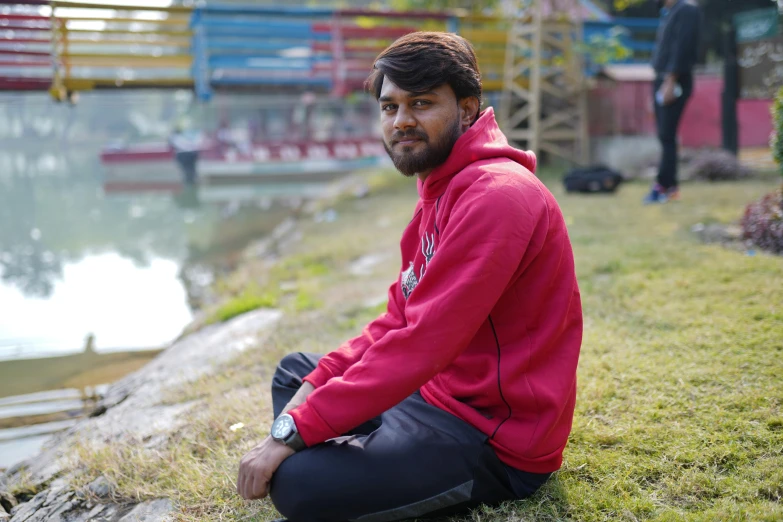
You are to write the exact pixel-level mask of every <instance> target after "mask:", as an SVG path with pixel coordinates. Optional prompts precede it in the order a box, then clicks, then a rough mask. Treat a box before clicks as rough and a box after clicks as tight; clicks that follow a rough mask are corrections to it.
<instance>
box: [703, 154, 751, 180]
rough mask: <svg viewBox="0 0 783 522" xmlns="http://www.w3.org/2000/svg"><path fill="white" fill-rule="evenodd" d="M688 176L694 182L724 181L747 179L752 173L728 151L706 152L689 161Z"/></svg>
mask: <svg viewBox="0 0 783 522" xmlns="http://www.w3.org/2000/svg"><path fill="white" fill-rule="evenodd" d="M690 174H691V176H690V177H691V178H692V179H696V180H703V181H726V180H737V179H744V178H749V177H750V176H752V175H753V171H752V170H750V169H749V168H748V167H746V166H744V165H742V164H741V163H740V162H739V160H738V159H737V157H736V156H735V155H734V154H732V153H730V152H728V151H725V150H708V151H703V152H700V153H699V154H698V155H697V156H696V157H695V158H694V159H693V160H692V161H691V167H690Z"/></svg>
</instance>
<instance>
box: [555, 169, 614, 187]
mask: <svg viewBox="0 0 783 522" xmlns="http://www.w3.org/2000/svg"><path fill="white" fill-rule="evenodd" d="M622 181H623V175H622V174H620V173H619V172H617V171H615V170H612V169H610V168H609V167H605V166H603V165H596V166H592V167H578V168H575V169H573V170H571V171H569V172H568V173H566V175H565V176H563V185H565V190H566V192H614V191H615V190H617V187H618V186H619V185H620V183H622Z"/></svg>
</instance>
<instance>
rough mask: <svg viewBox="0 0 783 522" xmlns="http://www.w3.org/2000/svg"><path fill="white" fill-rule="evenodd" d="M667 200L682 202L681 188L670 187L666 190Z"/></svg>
mask: <svg viewBox="0 0 783 522" xmlns="http://www.w3.org/2000/svg"><path fill="white" fill-rule="evenodd" d="M666 199H667V200H668V201H679V200H680V187H669V188H668V189H666Z"/></svg>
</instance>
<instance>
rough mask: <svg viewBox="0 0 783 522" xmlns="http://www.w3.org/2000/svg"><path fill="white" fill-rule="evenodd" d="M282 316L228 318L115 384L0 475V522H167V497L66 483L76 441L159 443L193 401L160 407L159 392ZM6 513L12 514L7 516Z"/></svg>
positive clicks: (250, 341) (200, 371)
mask: <svg viewBox="0 0 783 522" xmlns="http://www.w3.org/2000/svg"><path fill="white" fill-rule="evenodd" d="M281 316H282V313H281V312H280V311H277V310H256V311H254V312H249V313H247V314H244V315H241V316H239V317H236V318H234V319H232V320H230V321H228V322H226V323H222V324H217V325H210V326H207V327H205V328H203V329H201V330H199V331H198V332H195V333H193V334H190V335H188V336H187V337H184V338H182V339H179V340H178V341H176V342H174V343H173V344H172V345H171V346H170V347H169V348H168V349H166V350H165V351H164V352H162V353H161V354H160V355H159V356H158V357H157V358H156V359H155V360H153V361H152V362H150V363H149V364H148V365H147V366H145V367H144V368H142V369H141V370H139V371H137V372H135V373H133V374H131V375H128V376H127V377H125V378H124V379H122V380H120V381H118V382H117V383H115V384H113V385H112V386H111V387H110V388H109V390H108V391H107V393H106V395H105V397H104V398H103V400H102V401H101V403H100V405H99V412H98V413H99V414H98V415H97V416H95V417H92V418H88V419H84V420H83V421H82V422H80V423H78V424H76V425H75V426H73V427H72V428H70V429H69V430H67V431H65V432H63V433H61V434H60V435H58V436H57V437H56V439H54V440H53V441H52V442H51V443H50V444H49V445H48V448H47V449H46V450H45V451H44V452H43V453H41V454H40V455H38V456H36V457H34V458H32V459H30V460H28V461H26V462H23V463H22V464H20V465H17V466H14V467H13V468H11V469H9V470H8V471H7V472H6V473H5V474H4V475H0V492H2V491H6V493H5V495H2V494H0V522H5V520H4V519H7V520H9V522H43V521H47V522H82V521H85V522H86V521H93V520H94V521H104V522H142V521H143V522H153V521H165V520H169V518H170V514H171V512H172V510H173V506H172V504H171V502H170V501H169V500H167V499H157V500H152V501H149V502H143V503H141V504H112V503H107V504H96V503H95V502H94V500H93V499H94V498H95V497H97V498H101V499H106V500H108V498H107V497H109V496H110V493H111V484H109V482H108V481H107V480H106V479H105V478H99V479H97V480H95V481H94V482H92V483H91V484H90V485H89V486H88V487H87V489H88V491H89V492H90V494H91V495H92V496H93V498H88V497H87V496H86V495H85V493H84V492H80V491H75V490H74V488H73V487H71V485H70V484H69V475H68V463H67V458H68V455H69V454H70V451H71V449H72V447H73V444H74V442H75V441H76V440H81V441H87V442H92V443H98V444H100V443H107V442H123V441H125V442H128V443H130V442H131V441H133V442H136V441H139V440H141V441H143V442H144V444H145V445H146V446H150V447H153V446H156V445H159V444H162V443H164V442H165V441H166V440H167V439H168V437H169V436H170V435H172V434H173V433H174V432H176V431H177V429H178V428H179V427H181V426H182V424H183V422H184V421H185V418H184V415H183V414H184V413H186V412H188V411H189V410H190V409H191V408H192V407H193V406H194V405H195V403H194V402H187V403H181V404H165V405H164V404H161V401H162V400H163V398H164V397H163V395H164V393H165V392H166V391H167V390H169V389H172V388H177V387H178V386H181V385H182V384H185V383H186V382H188V381H192V380H195V379H197V378H198V377H201V376H202V375H204V374H207V373H210V372H212V371H214V369H215V367H216V366H217V364H219V363H220V362H223V361H225V360H227V359H228V358H230V357H231V356H233V355H235V354H237V353H238V352H241V351H243V350H245V349H247V348H248V347H251V346H258V345H259V344H261V343H260V342H259V341H261V340H262V339H263V338H264V337H265V336H266V335H267V334H268V332H269V331H270V330H271V326H272V325H274V324H275V323H276V322H277V321H278V320H279V319H280V317H281ZM22 482H24V483H27V484H29V485H31V486H32V487H34V488H35V489H36V490H40V492H39V493H37V494H36V495H35V496H34V497H33V498H32V499H30V500H28V501H26V502H24V503H20V504H18V505H15V504H16V502H17V499H16V498H14V497H13V496H12V495H10V494H8V493H7V490H9V489H11V488H13V487H14V486H16V485H18V484H20V483H22ZM9 512H10V519H9V517H8V516H6V515H8V514H9Z"/></svg>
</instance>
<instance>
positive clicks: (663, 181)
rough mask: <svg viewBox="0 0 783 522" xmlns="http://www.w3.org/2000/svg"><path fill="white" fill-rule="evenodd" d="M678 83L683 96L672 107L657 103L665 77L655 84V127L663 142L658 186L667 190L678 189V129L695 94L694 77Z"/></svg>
mask: <svg viewBox="0 0 783 522" xmlns="http://www.w3.org/2000/svg"><path fill="white" fill-rule="evenodd" d="M678 83H679V84H680V86H681V87H682V96H680V97H679V98H677V100H676V101H675V102H673V103H671V104H670V105H663V106H662V105H659V104H658V102H657V101H655V93H657V92H658V89H660V87H661V85H662V84H663V76H659V77H658V78H656V80H655V82H653V103H654V104H655V126H656V130H657V132H658V140H659V141H660V142H661V149H662V151H661V163H660V165H659V166H658V179H657V181H658V184H659V185H661V186H662V187H663V188H665V189H669V188H672V187H676V186H677V185H678V178H677V129H678V128H679V126H680V119H682V113H683V111H684V110H685V104H686V103H687V102H688V98H690V96H691V93H692V92H693V76H692V75H681V76H680V77H679V78H678Z"/></svg>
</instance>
